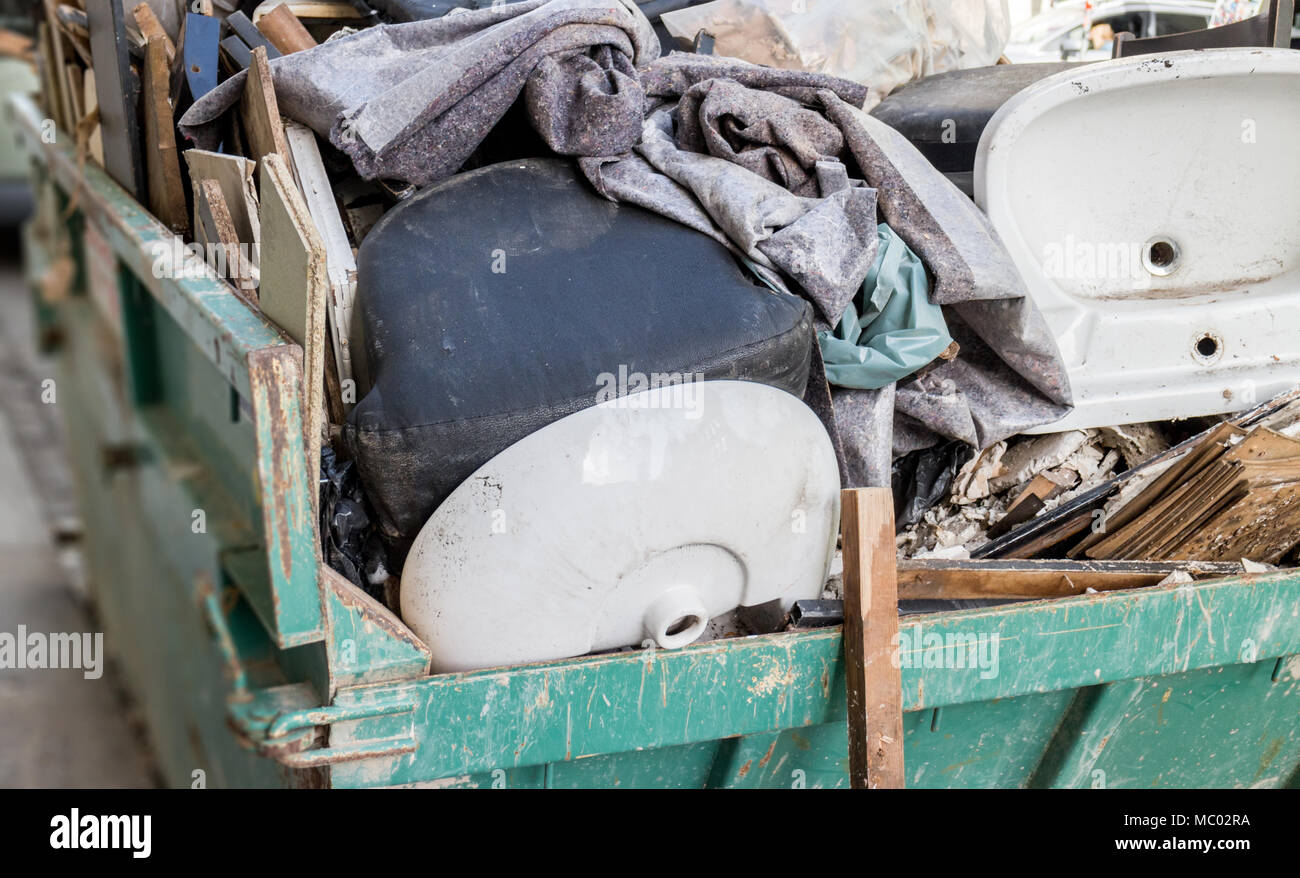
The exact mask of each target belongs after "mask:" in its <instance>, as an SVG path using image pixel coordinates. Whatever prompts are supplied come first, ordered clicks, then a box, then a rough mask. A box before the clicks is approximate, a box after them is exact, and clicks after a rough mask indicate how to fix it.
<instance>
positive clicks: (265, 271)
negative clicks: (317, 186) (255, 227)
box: [258, 153, 329, 504]
mask: <svg viewBox="0 0 1300 878" xmlns="http://www.w3.org/2000/svg"><path fill="white" fill-rule="evenodd" d="M258 172H259V180H260V184H261V185H260V189H261V224H262V248H263V251H264V252H266V253H269V254H274V258H270V259H264V260H262V265H261V272H262V276H261V286H260V288H259V293H258V298H259V301H260V303H261V307H262V313H263V314H265V315H266V316H267V317H269V318H271V320H273V321H275V322H276V323H277V324H278V325H279V326H280V328H281V329H283V330H284V332H285V333H286V334H287V335H288V336H289V337H290V338H291V339H293V340H294V341H296V342H298V344H300V345H302V349H303V382H302V394H303V401H304V405H303V420H302V423H303V432H304V441H305V443H306V448H307V460H308V467H309V470H310V471H311V472H315V471H316V469H317V468H318V467H319V465H320V463H319V462H320V449H321V426H322V423H323V421H324V415H323V412H322V406H323V403H324V400H323V387H324V381H325V377H324V370H325V343H326V340H325V332H326V329H325V322H326V316H325V314H326V307H327V299H328V296H329V275H328V273H327V272H326V269H325V245H324V243H323V242H322V241H321V239H320V235H318V234H317V232H316V227H315V225H314V224H313V223H312V221H311V214H310V213H309V212H308V210H307V205H306V204H305V203H304V202H303V198H302V195H301V194H299V192H298V187H297V186H296V185H295V183H294V180H293V175H292V173H291V172H290V171H289V168H288V167H287V166H286V165H285V163H284V161H283V160H282V159H281V158H280V156H279V155H276V154H275V153H270V154H268V155H267V156H266V157H265V158H263V159H262V162H261V164H260V167H259V169H258ZM312 502H313V504H315V502H316V495H315V494H314V493H313V496H312Z"/></svg>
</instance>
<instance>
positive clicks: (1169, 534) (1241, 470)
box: [1069, 423, 1300, 563]
mask: <svg viewBox="0 0 1300 878" xmlns="http://www.w3.org/2000/svg"><path fill="white" fill-rule="evenodd" d="M1297 542H1300V441H1297V440H1295V439H1293V438H1291V437H1289V436H1287V435H1284V434H1282V433H1279V432H1277V431H1275V430H1271V429H1269V428H1268V427H1266V426H1257V427H1255V428H1254V429H1252V430H1250V431H1249V432H1248V431H1246V430H1244V429H1242V428H1241V427H1238V426H1235V425H1233V424H1231V423H1224V424H1220V425H1219V426H1217V427H1215V428H1214V429H1213V430H1211V431H1210V433H1209V434H1208V435H1207V436H1205V437H1204V439H1203V440H1202V441H1201V442H1200V443H1199V444H1198V445H1196V446H1195V447H1194V448H1192V449H1191V450H1190V451H1189V452H1188V453H1186V454H1184V455H1183V456H1182V457H1181V458H1179V459H1178V460H1176V461H1174V462H1173V464H1172V465H1170V466H1169V468H1168V469H1166V470H1165V471H1164V472H1163V473H1161V474H1160V475H1159V476H1157V477H1155V478H1154V479H1152V480H1151V482H1150V483H1149V484H1148V485H1147V486H1146V487H1145V488H1144V489H1142V490H1141V491H1139V492H1138V493H1137V494H1136V495H1135V496H1134V497H1133V498H1132V499H1131V500H1129V501H1128V502H1127V503H1125V504H1124V505H1123V506H1121V507H1120V508H1119V509H1117V510H1114V511H1113V512H1112V513H1111V514H1110V515H1109V516H1107V517H1106V519H1105V521H1104V527H1102V528H1100V529H1099V530H1098V532H1095V533H1091V534H1089V535H1088V536H1087V537H1085V538H1084V539H1083V540H1082V541H1080V542H1079V543H1078V544H1077V545H1075V546H1074V547H1073V548H1072V549H1071V550H1070V552H1069V555H1070V557H1073V558H1078V557H1081V556H1086V557H1088V558H1098V559H1100V558H1109V559H1120V560H1134V561H1137V560H1142V561H1156V560H1162V561H1171V560H1172V561H1177V560H1191V559H1194V560H1199V561H1235V560H1240V559H1243V558H1244V559H1249V560H1251V561H1259V562H1265V563H1276V562H1277V561H1279V560H1281V559H1282V557H1283V556H1284V555H1285V554H1286V553H1287V552H1288V551H1289V550H1290V549H1291V548H1292V547H1293V546H1295V545H1296V544H1297Z"/></svg>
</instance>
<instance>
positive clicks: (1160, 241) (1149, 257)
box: [1142, 238, 1178, 277]
mask: <svg viewBox="0 0 1300 878" xmlns="http://www.w3.org/2000/svg"><path fill="white" fill-rule="evenodd" d="M1142 263H1143V265H1144V266H1145V267H1146V270H1147V271H1149V272H1151V273H1152V274H1154V275H1159V276H1161V277H1163V276H1165V275H1167V274H1171V273H1172V272H1173V270H1174V268H1175V267H1176V266H1177V264H1178V245H1177V244H1175V243H1174V242H1173V241H1171V240H1169V239H1168V238H1152V239H1151V240H1150V241H1147V244H1146V249H1145V250H1143V252H1142Z"/></svg>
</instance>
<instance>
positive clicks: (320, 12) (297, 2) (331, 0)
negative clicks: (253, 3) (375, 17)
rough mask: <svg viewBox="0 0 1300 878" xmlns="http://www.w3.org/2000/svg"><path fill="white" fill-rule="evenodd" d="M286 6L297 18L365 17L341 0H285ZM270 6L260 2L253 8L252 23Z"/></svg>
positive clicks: (266, 11) (255, 22)
mask: <svg viewBox="0 0 1300 878" xmlns="http://www.w3.org/2000/svg"><path fill="white" fill-rule="evenodd" d="M277 5H284V6H288V7H289V9H290V10H291V11H292V12H293V14H294V15H296V16H298V18H324V19H344V20H346V19H353V18H365V16H364V15H362V14H361V13H360V12H358V11H357V8H356V7H355V6H353V5H352V4H351V3H346V2H343V0H285V2H284V3H283V4H277ZM271 9H272V7H268V5H267V4H266V3H262V4H260V5H259V6H258V7H257V9H255V10H253V23H254V24H257V23H258V22H259V21H261V20H262V19H263V18H264V17H266V16H267V15H269V14H270V13H271Z"/></svg>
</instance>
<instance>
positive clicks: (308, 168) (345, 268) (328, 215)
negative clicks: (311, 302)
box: [285, 122, 357, 404]
mask: <svg viewBox="0 0 1300 878" xmlns="http://www.w3.org/2000/svg"><path fill="white" fill-rule="evenodd" d="M285 135H286V137H287V138H288V141H289V150H290V152H291V153H292V154H293V160H294V163H295V165H296V167H297V172H298V173H297V177H298V188H299V189H300V190H301V191H302V196H303V200H304V201H306V203H307V209H308V211H310V212H311V218H312V221H313V222H314V223H315V224H316V230H317V231H318V232H319V233H320V236H321V240H322V241H323V242H324V243H325V252H326V254H327V256H326V262H327V266H326V267H327V268H328V270H329V277H330V301H329V322H330V341H331V346H332V348H333V351H334V362H335V364H336V366H337V369H338V372H337V383H338V385H339V386H340V388H341V387H342V386H343V382H345V381H350V380H353V372H352V352H351V349H350V348H349V347H348V332H349V330H350V329H351V327H352V309H353V303H354V302H355V301H356V297H357V262H356V258H355V257H354V256H353V254H352V243H351V242H350V241H349V240H348V233H347V229H346V228H344V226H343V217H342V216H341V215H340V214H339V207H338V203H337V202H336V201H335V200H334V188H333V187H332V186H331V185H330V179H329V176H328V175H327V174H326V173H325V163H324V161H322V160H321V154H320V147H319V146H318V145H317V143H316V132H314V131H312V130H311V129H310V128H308V127H307V126H306V125H301V124H299V123H297V122H286V123H285ZM339 402H340V404H342V400H341V399H340V401H339Z"/></svg>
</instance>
